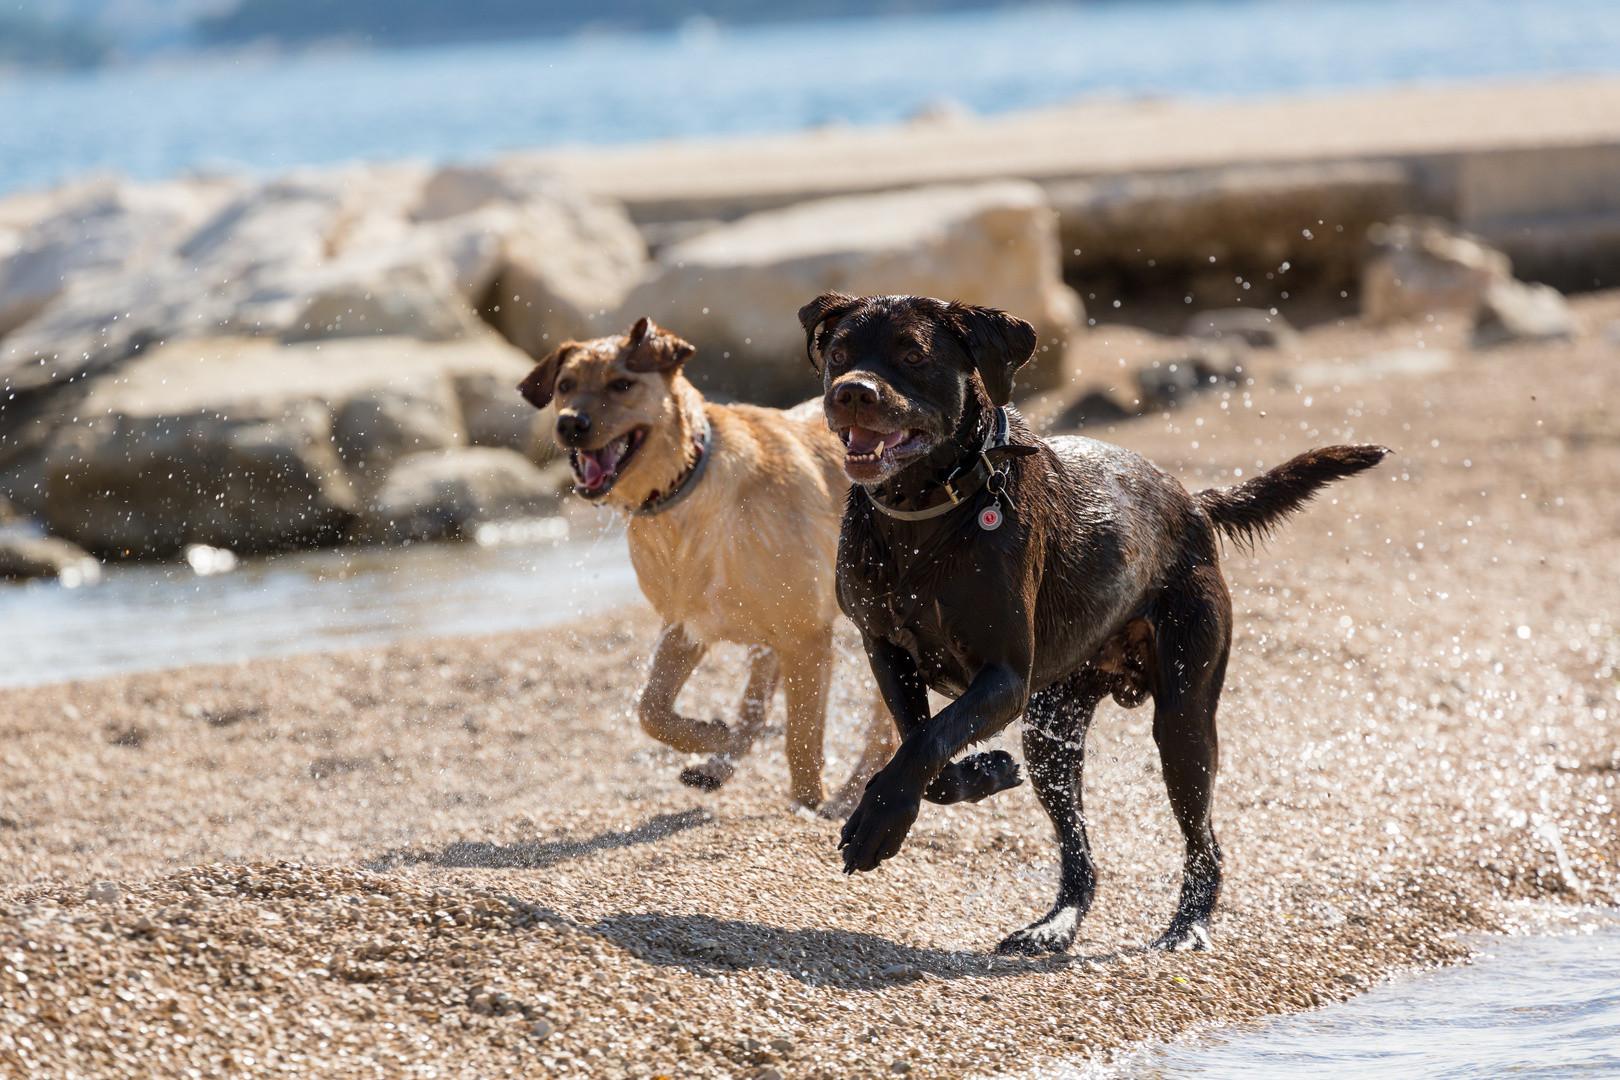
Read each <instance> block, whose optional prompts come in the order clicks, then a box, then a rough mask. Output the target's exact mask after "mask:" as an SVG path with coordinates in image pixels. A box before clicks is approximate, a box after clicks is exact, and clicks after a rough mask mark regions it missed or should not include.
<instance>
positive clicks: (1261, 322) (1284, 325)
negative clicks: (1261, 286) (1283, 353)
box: [1186, 308, 1299, 349]
mask: <svg viewBox="0 0 1620 1080" xmlns="http://www.w3.org/2000/svg"><path fill="white" fill-rule="evenodd" d="M1186 334H1187V336H1188V337H1193V338H1209V339H1212V340H1214V341H1220V342H1224V343H1236V344H1238V345H1239V346H1240V347H1241V346H1244V345H1252V346H1253V347H1254V348H1256V349H1291V348H1293V347H1295V346H1296V345H1298V344H1299V333H1298V332H1297V331H1296V330H1295V329H1294V328H1293V327H1292V326H1290V325H1288V320H1287V319H1285V318H1283V317H1282V316H1281V315H1272V314H1270V313H1269V312H1267V311H1265V310H1264V309H1261V308H1225V309H1222V310H1220V311H1200V312H1199V313H1198V314H1196V315H1194V316H1193V317H1192V318H1190V319H1188V320H1187V328H1186Z"/></svg>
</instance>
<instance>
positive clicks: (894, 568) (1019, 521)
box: [800, 294, 1385, 953]
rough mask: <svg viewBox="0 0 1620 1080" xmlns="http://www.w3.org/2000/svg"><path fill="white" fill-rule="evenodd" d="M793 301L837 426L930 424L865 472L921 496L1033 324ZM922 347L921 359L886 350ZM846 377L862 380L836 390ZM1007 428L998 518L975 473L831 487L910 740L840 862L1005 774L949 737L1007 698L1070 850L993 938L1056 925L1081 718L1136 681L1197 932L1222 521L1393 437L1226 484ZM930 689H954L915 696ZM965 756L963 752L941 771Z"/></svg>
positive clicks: (854, 584) (975, 727) (979, 430)
mask: <svg viewBox="0 0 1620 1080" xmlns="http://www.w3.org/2000/svg"><path fill="white" fill-rule="evenodd" d="M800 318H801V321H802V322H803V323H804V325H805V330H806V334H807V343H808V346H809V348H810V350H811V354H812V360H813V361H814V362H816V363H818V364H822V365H824V371H825V380H824V385H825V389H826V394H825V396H824V398H823V407H824V409H825V411H826V414H827V419H828V424H829V426H831V427H833V428H834V429H835V430H838V431H842V430H845V429H847V428H849V427H850V426H851V425H852V424H857V423H858V424H860V425H861V426H862V427H865V428H868V429H870V430H892V429H893V428H894V426H896V425H901V424H903V425H904V426H906V427H907V428H908V429H911V428H923V427H927V428H928V429H929V430H937V431H941V432H944V433H946V434H945V435H944V436H942V438H941V441H940V442H939V444H937V445H935V446H933V447H931V448H929V449H928V450H927V452H920V453H919V454H918V456H917V457H916V458H915V459H913V460H911V461H909V462H906V463H904V464H903V465H902V466H901V467H900V468H898V469H895V470H893V471H891V472H890V473H889V474H888V475H887V476H886V477H885V479H884V480H883V481H882V482H881V483H878V484H875V485H873V487H872V490H873V491H874V492H875V493H876V494H878V495H879V496H880V497H882V498H884V499H885V500H886V501H889V502H890V503H891V504H898V505H900V506H902V507H906V506H908V505H913V504H916V503H917V502H918V500H920V499H921V498H922V497H924V496H925V495H926V493H927V492H928V490H929V488H930V485H931V484H932V483H934V482H937V480H938V479H939V477H940V475H941V473H942V471H943V470H944V469H946V468H948V467H949V466H950V463H951V462H952V461H954V460H957V459H958V457H959V456H960V455H961V454H962V453H963V449H962V448H964V447H974V446H977V445H979V444H980V442H981V441H982V439H983V436H984V433H985V431H986V430H987V428H988V425H989V423H990V418H991V416H992V415H993V413H992V410H993V408H994V406H997V405H1004V404H1006V402H1007V399H1008V397H1009V396H1010V392H1011V384H1012V375H1013V373H1014V372H1015V371H1016V370H1017V368H1018V367H1019V366H1020V365H1022V364H1023V363H1024V362H1025V361H1027V360H1028V359H1029V356H1030V354H1031V352H1032V351H1033V347H1034V334H1033V331H1031V330H1030V329H1029V328H1028V326H1027V324H1023V323H1022V322H1021V321H1020V320H1016V319H1013V318H1012V317H1011V316H1007V315H1005V314H1003V313H1001V312H996V311H992V310H988V309H970V308H965V307H964V306H963V305H960V304H949V305H948V304H945V303H943V302H942V301H938V300H929V299H921V298H916V297H867V298H855V297H846V296H840V295H838V294H828V295H826V296H823V297H819V298H817V299H816V300H815V301H812V303H811V304H809V305H806V307H805V308H804V309H803V310H802V311H801V312H800ZM1020 327H1021V328H1022V329H1020ZM919 343H922V344H921V345H919ZM918 348H922V349H924V352H925V355H924V356H922V357H921V359H915V358H911V359H908V358H907V357H906V356H902V355H900V354H899V353H898V351H897V350H900V349H904V350H908V351H909V353H908V355H912V356H914V354H915V352H916V350H917V349H918ZM856 384H859V385H861V386H863V387H865V388H866V390H865V391H863V395H852V394H849V393H845V392H844V390H845V388H846V387H848V386H850V385H856ZM1011 431H1012V439H1013V441H1014V442H1015V443H1017V444H1020V445H1023V446H1028V447H1030V448H1031V451H1030V452H1029V453H1028V454H1027V455H1026V456H1023V457H1020V458H1016V459H1014V460H1012V461H1010V462H1009V463H1008V469H1009V474H1008V482H1007V496H1008V497H1007V498H1006V500H1005V501H1004V502H1003V510H1004V511H1005V514H1006V519H1005V523H1004V524H1003V525H1002V526H1001V528H1000V529H998V530H997V531H994V532H985V531H983V530H981V529H980V528H979V527H978V524H977V521H976V520H975V519H976V516H977V510H978V509H979V508H980V507H982V506H983V505H984V504H985V503H986V501H987V500H988V499H989V498H991V495H990V493H989V492H987V491H981V492H980V493H979V494H978V495H977V496H976V497H974V498H972V499H970V500H968V501H967V502H965V503H964V505H963V506H962V507H961V508H959V509H958V510H956V511H954V512H952V513H951V514H947V515H945V516H943V517H939V518H934V519H932V520H928V521H916V522H911V521H902V520H897V519H895V518H892V517H888V516H886V515H883V514H880V513H878V512H877V511H875V510H874V509H873V508H872V506H871V503H870V500H868V499H867V498H866V497H865V496H864V495H863V494H861V493H860V492H859V491H856V490H853V489H852V490H851V493H850V496H849V499H848V501H847V503H846V506H845V511H844V522H843V529H842V533H841V536H840V540H839V561H838V599H839V603H840V604H841V605H842V607H843V609H844V611H845V613H846V614H848V615H849V617H850V618H851V619H852V620H853V621H854V622H855V625H856V626H857V627H858V628H859V629H860V631H861V633H862V637H863V640H864V643H865V646H866V649H867V654H868V657H869V659H870V661H871V664H872V671H873V674H874V675H875V676H876V678H877V681H878V686H879V688H880V689H881V690H882V691H883V694H884V697H885V700H887V702H888V704H889V707H890V709H891V711H892V712H893V714H894V716H895V719H896V722H897V723H898V724H899V727H900V730H901V733H902V743H901V746H900V749H899V750H898V751H897V752H896V753H895V755H894V758H893V759H892V760H891V761H890V762H889V764H888V765H886V766H884V768H883V769H881V770H880V771H879V772H878V773H877V775H876V776H874V777H873V778H872V781H871V783H870V784H869V785H868V786H867V790H866V793H865V795H864V797H863V798H862V800H861V804H860V806H859V807H857V808H856V810H855V812H854V813H853V814H852V815H851V816H850V818H849V820H848V822H847V823H846V824H845V827H844V830H843V834H842V837H841V841H840V847H841V848H842V850H843V852H844V858H845V869H846V871H847V872H851V873H853V872H856V871H862V870H871V869H874V868H875V867H877V866H878V865H879V864H880V863H881V862H882V861H883V860H885V859H887V858H890V857H892V856H893V855H894V854H895V853H896V852H898V851H899V849H900V846H901V844H902V843H903V841H904V839H905V836H906V833H907V831H908V830H909V829H910V827H911V824H912V822H913V821H914V820H915V818H916V815H917V812H918V809H919V806H920V802H921V800H923V799H930V800H934V801H952V800H951V799H950V798H949V796H950V795H951V794H952V790H951V789H955V788H959V787H961V786H963V785H964V783H965V784H967V786H969V787H971V786H972V784H973V783H974V782H975V779H976V780H977V781H978V782H979V783H980V784H981V790H980V791H978V792H975V794H980V795H981V796H982V794H983V793H987V792H988V791H991V790H994V789H995V788H996V786H997V784H1001V785H1002V786H1005V785H1006V784H1007V783H1009V782H1015V780H1014V778H1013V777H1010V776H1009V775H1008V773H1007V769H1008V767H1009V766H1010V759H1009V760H1007V761H1005V762H1002V761H998V760H994V756H993V755H982V754H981V755H976V756H975V757H970V758H967V759H965V760H963V761H958V760H957V758H958V755H959V754H961V752H962V751H963V750H964V749H966V748H967V747H969V746H971V745H972V744H973V743H975V742H979V741H982V740H984V739H987V738H989V737H991V736H993V735H994V734H996V733H997V732H999V731H1001V730H1002V729H1003V728H1004V727H1006V726H1007V725H1008V724H1010V723H1011V722H1012V721H1014V720H1015V719H1017V718H1018V717H1019V716H1020V715H1022V716H1023V717H1024V720H1025V723H1024V733H1023V738H1024V750H1025V757H1026V760H1027V762H1028V766H1029V773H1030V779H1031V781H1032V783H1033V786H1034V789H1035V793H1036V795H1037V797H1038V798H1039V799H1040V801H1041V804H1042V806H1043V807H1044V808H1045V810H1046V812H1047V814H1048V815H1049V816H1050V817H1051V819H1052V822H1053V825H1054V826H1055V828H1056V830H1057V834H1058V844H1059V849H1060V854H1061V868H1062V869H1061V875H1060V883H1059V889H1058V896H1057V898H1056V902H1055V903H1054V905H1053V907H1052V910H1051V911H1050V912H1049V913H1048V914H1047V915H1046V917H1045V918H1043V919H1041V920H1040V921H1039V922H1036V923H1035V924H1033V925H1032V926H1029V927H1027V928H1025V929H1023V930H1020V931H1017V932H1016V933H1013V934H1011V935H1009V936H1008V937H1007V938H1006V939H1005V940H1004V941H1003V942H1002V943H1001V945H1000V947H999V949H1000V951H1002V952H1013V953H1042V952H1059V951H1062V950H1064V949H1067V948H1068V947H1069V945H1070V944H1071V943H1072V942H1073V940H1074V937H1075V933H1076V931H1077V929H1078V927H1079V924H1080V921H1081V920H1082V919H1083V918H1084V917H1085V915H1086V913H1087V911H1088V910H1089V909H1090V906H1091V902H1092V897H1093V894H1094V892H1095V888H1096V872H1095V868H1094V865H1093V863H1092V859H1091V854H1090V846H1089V840H1088V838H1087V836H1086V829H1085V816H1084V811H1083V808H1082V805H1081V791H1082V780H1081V777H1082V770H1083V768H1084V764H1085V738H1086V733H1087V730H1088V729H1089V727H1090V724H1091V720H1092V716H1093V713H1094V711H1095V709H1096V706H1097V704H1098V703H1099V702H1101V701H1102V700H1103V699H1104V698H1105V697H1108V696H1110V695H1111V696H1113V697H1114V698H1115V700H1116V701H1118V702H1119V703H1120V704H1122V705H1124V706H1126V707H1133V706H1135V705H1139V704H1141V703H1143V702H1144V701H1145V700H1147V699H1148V698H1150V697H1151V698H1152V699H1153V703H1154V714H1153V739H1154V742H1155V744H1156V745H1157V747H1158V750H1159V756H1160V761H1161V763H1162V766H1163V771H1164V779H1165V787H1166V790H1167V793H1168V795H1169V798H1170V804H1171V809H1172V810H1173V812H1174V814H1175V816H1176V819H1177V822H1178V824H1179V826H1180V828H1181V832H1182V836H1183V839H1184V841H1185V857H1184V860H1183V864H1182V871H1183V872H1182V886H1181V894H1180V898H1179V900H1178V902H1177V906H1176V910H1175V913H1174V915H1173V916H1172V918H1171V920H1170V923H1169V925H1168V926H1167V928H1166V929H1165V931H1164V933H1163V934H1161V935H1160V936H1159V938H1158V939H1157V940H1156V941H1155V942H1154V944H1155V945H1156V946H1157V947H1159V948H1165V949H1203V948H1207V947H1208V945H1209V941H1210V937H1209V934H1210V926H1209V920H1210V915H1211V913H1212V912H1213V910H1214V907H1215V903H1216V899H1217V898H1218V896H1219V894H1220V888H1221V852H1220V847H1219V845H1218V843H1217V842H1216V839H1215V833H1214V828H1213V824H1212V822H1211V819H1210V804H1211V799H1212V796H1213V791H1214V782H1215V775H1216V771H1217V769H1218V766H1219V740H1218V737H1217V732H1216V723H1215V712H1216V707H1217V704H1218V702H1219V699H1220V692H1221V686H1222V682H1223V680H1224V677H1225V672H1226V662H1227V656H1228V651H1229V649H1230V645H1231V634H1232V606H1231V600H1230V596H1229V593H1228V590H1227V586H1226V582H1225V580H1224V578H1223V577H1222V575H1221V569H1220V550H1219V544H1218V540H1217V536H1218V534H1219V533H1222V532H1224V533H1225V534H1227V535H1228V536H1232V537H1236V538H1239V539H1245V540H1246V539H1249V538H1252V537H1254V536H1261V535H1264V534H1265V533H1266V531H1267V530H1269V529H1271V528H1273V527H1275V526H1276V525H1277V524H1278V522H1279V521H1280V520H1281V519H1282V518H1283V517H1285V516H1286V515H1287V514H1289V513H1291V512H1293V511H1294V510H1297V509H1298V508H1299V507H1300V506H1301V505H1302V504H1303V503H1304V502H1305V501H1306V500H1307V499H1308V498H1309V497H1310V495H1311V493H1312V492H1314V491H1315V490H1317V489H1318V488H1320V487H1321V486H1322V485H1323V484H1325V483H1327V482H1329V481H1331V480H1334V479H1337V478H1340V477H1344V476H1349V475H1351V474H1353V473H1355V472H1358V471H1360V470H1362V469H1365V468H1368V467H1370V466H1372V465H1374V464H1376V463H1377V462H1378V461H1379V460H1380V459H1381V458H1382V457H1383V456H1384V453H1385V451H1384V450H1383V448H1381V447H1367V446H1349V447H1324V448H1321V449H1318V450H1313V451H1310V452H1309V453H1307V454H1304V455H1301V456H1300V457H1298V458H1295V459H1294V460H1292V461H1289V462H1287V463H1285V464H1283V465H1281V466H1279V467H1278V468H1276V469H1274V470H1272V471H1271V472H1269V473H1266V474H1265V475H1263V476H1260V477H1256V478H1254V479H1253V480H1250V481H1248V482H1246V483H1244V484H1241V485H1238V486H1237V487H1235V488H1231V489H1227V490H1224V491H1215V492H1202V493H1200V494H1198V495H1190V494H1188V492H1187V491H1186V489H1185V488H1183V487H1182V485H1181V484H1180V483H1179V482H1178V481H1177V480H1176V479H1175V478H1174V477H1171V476H1170V475H1168V474H1167V473H1165V472H1163V471H1162V470H1160V469H1159V468H1157V467H1156V466H1154V465H1153V464H1152V463H1151V462H1149V461H1147V460H1145V459H1144V458H1142V457H1140V456H1138V455H1136V454H1133V453H1131V452H1130V451H1127V450H1124V449H1121V448H1119V447H1116V446H1112V445H1109V444H1107V443H1102V442H1097V441H1095V440H1092V439H1084V438H1078V437H1064V438H1051V439H1038V438H1036V437H1035V436H1034V435H1033V434H1032V433H1031V432H1030V430H1029V428H1028V427H1027V426H1026V425H1025V424H1024V422H1023V421H1022V420H1021V419H1020V418H1018V416H1017V415H1016V413H1014V414H1013V415H1012V423H1011ZM929 689H933V690H936V691H938V692H940V693H942V694H945V695H947V696H949V697H951V698H954V699H955V700H954V701H953V702H952V703H951V704H949V705H948V706H946V707H945V708H944V709H942V710H940V712H939V713H937V714H934V715H930V713H929V708H928V698H927V691H928V690H929ZM1002 756H1003V757H1005V756H1006V755H1002ZM964 764H971V773H972V775H971V776H969V777H967V778H964V777H962V776H959V775H953V770H959V769H960V768H961V766H963V765H964ZM942 781H943V782H944V788H943V789H942V786H941V785H942ZM940 796H946V797H945V798H941V797H940Z"/></svg>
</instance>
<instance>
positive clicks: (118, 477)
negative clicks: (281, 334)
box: [42, 331, 531, 557]
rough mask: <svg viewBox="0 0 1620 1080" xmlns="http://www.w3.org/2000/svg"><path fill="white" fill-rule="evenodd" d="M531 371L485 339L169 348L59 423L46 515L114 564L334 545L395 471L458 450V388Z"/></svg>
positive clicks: (138, 363) (48, 456)
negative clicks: (423, 453)
mask: <svg viewBox="0 0 1620 1080" xmlns="http://www.w3.org/2000/svg"><path fill="white" fill-rule="evenodd" d="M530 366H531V363H530V361H529V359H528V358H527V357H526V356H524V355H523V354H522V353H520V352H518V351H517V350H515V349H513V348H512V347H511V346H510V345H508V344H506V343H505V342H503V341H501V340H500V339H499V338H498V337H497V336H496V335H495V334H493V333H491V332H489V331H485V332H484V333H482V334H481V335H480V336H479V337H477V338H476V339H472V340H468V341H464V342H458V343H453V344H430V343H424V342H419V341H414V340H411V339H401V338H369V339H339V340H333V341H326V342H320V343H307V344H300V345H281V344H278V343H276V342H274V341H271V340H267V339H246V338H231V339H213V340H209V341H195V342H175V343H170V344H168V345H165V346H162V347H159V348H154V349H152V350H150V351H148V352H146V353H144V354H143V355H142V356H141V357H140V358H139V359H137V360H135V361H132V362H131V363H129V364H127V365H126V366H125V367H124V369H123V370H122V371H120V372H119V374H118V375H117V376H116V377H111V376H109V377H104V378H102V379H99V380H97V381H96V382H95V383H93V384H92V386H91V389H90V391H89V393H88V395H87V396H86V397H84V398H83V399H82V400H80V401H78V402H76V403H75V404H74V405H73V406H72V408H73V409H74V413H73V416H74V419H72V420H69V419H68V418H63V422H62V423H61V424H60V425H59V426H58V429H57V431H56V434H55V435H54V437H53V438H52V440H51V442H50V443H49V444H48V446H47V447H46V450H45V456H44V463H43V475H44V479H43V487H44V490H43V498H42V508H43V512H44V516H45V518H46V521H47V523H48V524H49V526H50V528H51V529H52V531H54V532H56V533H59V534H61V535H63V536H66V537H68V538H70V539H72V540H74V541H76V542H78V543H80V544H82V545H84V546H85V547H87V548H89V549H91V550H92V551H96V552H99V553H102V554H107V555H113V556H117V557H128V556H166V555H172V554H174V553H176V552H178V551H180V550H181V549H183V548H184V547H185V546H186V545H188V544H208V545H210V546H213V547H223V548H229V549H232V550H235V551H251V550H270V549H277V548H286V547H294V546H302V545H308V544H316V543H324V542H329V541H334V540H337V539H340V538H341V537H342V536H343V535H344V534H345V531H346V529H347V527H348V526H349V524H350V522H351V521H352V519H353V518H354V517H355V515H356V513H357V512H359V511H360V510H361V509H362V508H363V507H364V506H365V504H366V499H367V498H368V493H369V492H371V491H373V490H374V489H376V488H377V487H378V486H379V485H381V484H382V483H384V482H385V480H386V478H387V476H388V475H389V471H388V468H387V466H388V465H389V464H390V463H391V462H393V461H396V460H402V459H404V458H407V457H409V456H411V454H413V453H416V452H419V451H420V448H421V447H423V446H424V445H425V446H444V445H455V444H457V443H459V442H460V441H461V439H462V438H463V436H462V434H461V431H462V428H461V421H460V416H459V406H458V403H457V399H456V396H455V393H454V389H453V387H454V383H455V380H456V379H457V378H462V377H469V376H479V375H481V376H487V377H490V378H492V379H501V380H506V381H507V382H508V383H509V385H512V386H515V385H516V383H517V382H518V381H519V380H520V379H521V378H522V377H523V375H524V374H525V373H526V372H527V371H528V370H529V368H530ZM515 393H516V392H515V390H514V395H515ZM335 429H336V430H335ZM337 435H341V436H342V437H341V439H340V438H337V437H335V436H337ZM340 448H342V449H343V450H344V452H346V453H348V454H349V455H350V457H351V460H352V461H353V462H354V463H355V469H354V470H352V471H351V470H350V469H347V468H345V466H344V462H343V459H342V457H340Z"/></svg>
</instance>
